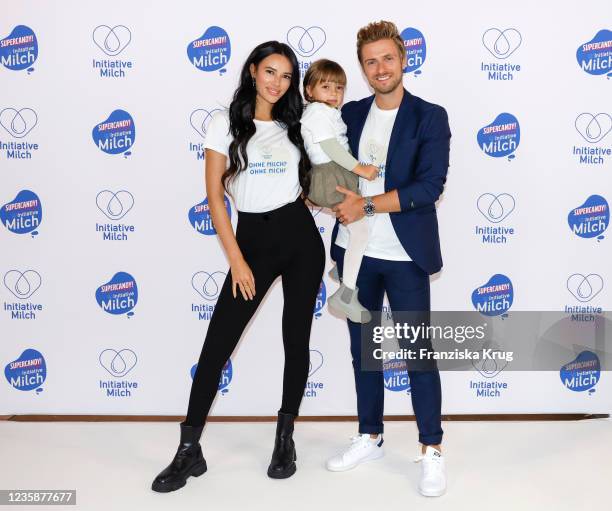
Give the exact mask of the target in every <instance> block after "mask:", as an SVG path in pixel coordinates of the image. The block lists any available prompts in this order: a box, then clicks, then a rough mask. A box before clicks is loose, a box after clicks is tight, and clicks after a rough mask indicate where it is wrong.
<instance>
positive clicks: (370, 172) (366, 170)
mask: <svg viewBox="0 0 612 511" xmlns="http://www.w3.org/2000/svg"><path fill="white" fill-rule="evenodd" d="M360 167H361V172H360V173H359V175H360V176H361V177H363V178H365V179H367V180H368V181H374V180H375V179H376V177H377V176H378V167H377V166H376V165H360Z"/></svg>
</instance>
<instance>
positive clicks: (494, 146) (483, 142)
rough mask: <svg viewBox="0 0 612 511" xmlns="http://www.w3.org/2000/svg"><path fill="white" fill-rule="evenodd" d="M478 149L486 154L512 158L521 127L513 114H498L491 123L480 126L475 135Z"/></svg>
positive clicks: (517, 143) (518, 140) (519, 137)
mask: <svg viewBox="0 0 612 511" xmlns="http://www.w3.org/2000/svg"><path fill="white" fill-rule="evenodd" d="M476 139H477V141H478V145H479V147H480V149H481V150H482V151H483V152H484V153H485V154H486V155H488V156H491V157H493V158H502V157H504V156H508V157H509V159H511V158H514V154H513V153H514V151H516V149H517V147H518V146H519V143H520V141H521V127H520V125H519V122H518V120H517V118H516V117H514V115H512V114H509V113H505V112H504V113H501V114H499V115H498V116H497V117H496V118H495V120H494V121H493V122H492V123H491V124H487V125H486V126H484V127H482V128H480V129H479V130H478V133H477V135H476Z"/></svg>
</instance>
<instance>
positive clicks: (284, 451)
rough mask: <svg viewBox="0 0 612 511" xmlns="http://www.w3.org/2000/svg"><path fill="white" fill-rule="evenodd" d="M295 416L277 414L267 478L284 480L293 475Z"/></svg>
mask: <svg viewBox="0 0 612 511" xmlns="http://www.w3.org/2000/svg"><path fill="white" fill-rule="evenodd" d="M295 418H296V415H293V414H291V413H283V412H278V421H277V423H276V439H275V440H274V452H272V461H271V462H270V466H269V467H268V476H269V477H272V478H273V479H286V478H287V477H291V476H292V475H293V474H295V471H296V466H295V461H296V460H297V455H296V453H295V443H294V442H293V422H294V421H295Z"/></svg>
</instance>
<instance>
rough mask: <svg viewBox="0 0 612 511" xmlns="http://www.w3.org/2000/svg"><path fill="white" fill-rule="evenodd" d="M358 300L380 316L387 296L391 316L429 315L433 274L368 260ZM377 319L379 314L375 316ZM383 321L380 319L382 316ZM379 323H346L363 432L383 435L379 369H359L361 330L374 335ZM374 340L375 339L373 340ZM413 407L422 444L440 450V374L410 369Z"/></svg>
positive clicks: (340, 259)
mask: <svg viewBox="0 0 612 511" xmlns="http://www.w3.org/2000/svg"><path fill="white" fill-rule="evenodd" d="M333 249H334V256H335V260H336V262H337V264H338V272H339V273H340V275H342V270H343V263H344V249H343V248H341V247H339V246H337V245H334V247H333ZM357 287H358V288H359V295H358V297H359V301H360V302H361V304H362V305H363V306H364V307H365V308H366V309H368V310H370V311H380V310H381V309H382V305H383V298H384V294H385V292H386V293H387V298H388V300H389V305H390V307H391V311H394V310H395V311H429V310H430V307H431V305H430V294H429V275H428V274H427V273H426V272H425V271H424V270H422V269H421V268H420V267H419V266H417V264H416V263H414V262H413V261H389V260H386V259H376V258H373V257H367V256H365V257H364V258H363V260H362V263H361V268H360V270H359V275H358V277H357ZM372 316H373V318H377V315H376V314H373V315H372ZM378 318H379V315H378ZM375 322H376V319H373V320H372V321H371V322H370V323H369V324H367V325H361V324H359V323H353V322H352V321H349V320H347V323H348V327H349V332H350V337H351V355H352V357H353V370H354V373H355V390H356V392H357V415H358V417H359V433H370V434H377V433H382V432H383V430H384V425H383V412H384V398H385V388H384V378H383V371H382V368H381V370H378V371H377V370H370V368H368V370H364V369H362V367H361V364H362V359H361V355H362V354H361V346H362V340H361V339H362V337H361V336H362V328H369V329H370V330H371V329H372V328H373V327H374V326H375V324H374V323H375ZM370 339H371V337H370ZM408 377H409V378H410V390H411V394H410V395H411V398H412V408H413V410H414V414H415V417H416V423H417V427H418V430H419V442H421V443H422V444H425V445H436V444H439V443H440V442H441V441H442V434H443V431H442V425H441V421H440V415H441V409H442V389H441V386H440V373H439V371H438V369H437V368H436V369H435V370H429V371H423V370H418V371H416V370H413V371H411V370H410V369H409V370H408Z"/></svg>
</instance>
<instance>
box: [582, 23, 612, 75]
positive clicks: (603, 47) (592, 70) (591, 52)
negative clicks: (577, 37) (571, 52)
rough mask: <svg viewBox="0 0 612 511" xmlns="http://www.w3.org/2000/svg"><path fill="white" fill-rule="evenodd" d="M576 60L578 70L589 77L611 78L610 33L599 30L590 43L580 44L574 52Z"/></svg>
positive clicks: (611, 39) (611, 37) (611, 54)
mask: <svg viewBox="0 0 612 511" xmlns="http://www.w3.org/2000/svg"><path fill="white" fill-rule="evenodd" d="M576 60H577V61H578V65H579V66H580V69H582V70H583V71H584V72H585V73H588V74H590V75H607V76H608V78H610V77H611V76H612V32H611V31H610V30H606V29H603V30H600V31H599V32H597V33H596V34H595V37H593V39H591V40H590V41H588V42H586V43H583V44H581V45H580V46H579V47H578V49H577V50H576Z"/></svg>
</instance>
